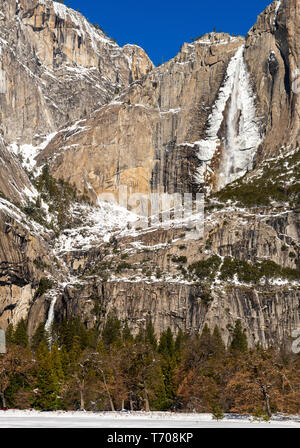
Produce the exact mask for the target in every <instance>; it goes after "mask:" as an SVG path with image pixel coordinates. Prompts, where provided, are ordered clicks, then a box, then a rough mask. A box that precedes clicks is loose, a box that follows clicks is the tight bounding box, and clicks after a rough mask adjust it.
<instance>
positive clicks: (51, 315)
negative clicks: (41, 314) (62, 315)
mask: <svg viewBox="0 0 300 448" xmlns="http://www.w3.org/2000/svg"><path fill="white" fill-rule="evenodd" d="M56 301H57V295H55V296H54V297H53V298H52V300H51V304H50V307H49V311H48V317H47V321H46V323H45V330H46V332H47V333H48V335H49V342H50V344H51V342H52V338H51V334H50V332H51V327H52V324H53V321H54V307H55V303H56Z"/></svg>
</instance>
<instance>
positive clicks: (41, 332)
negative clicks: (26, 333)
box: [31, 323, 47, 351]
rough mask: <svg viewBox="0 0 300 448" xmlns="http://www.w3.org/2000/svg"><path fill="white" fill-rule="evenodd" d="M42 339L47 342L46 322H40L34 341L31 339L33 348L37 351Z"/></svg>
mask: <svg viewBox="0 0 300 448" xmlns="http://www.w3.org/2000/svg"><path fill="white" fill-rule="evenodd" d="M42 341H44V342H45V343H47V335H46V330H45V324H44V323H40V324H39V326H38V327H37V329H36V331H35V333H34V335H33V337H32V341H31V347H32V350H34V351H36V350H37V348H38V346H39V345H40V343H41V342H42Z"/></svg>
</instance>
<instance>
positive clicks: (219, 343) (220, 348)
mask: <svg viewBox="0 0 300 448" xmlns="http://www.w3.org/2000/svg"><path fill="white" fill-rule="evenodd" d="M211 343H212V350H213V353H214V355H215V356H219V355H221V354H223V353H224V352H225V344H224V342H223V339H222V335H221V332H220V330H219V327H218V326H217V325H216V326H215V328H214V331H213V334H212V337H211Z"/></svg>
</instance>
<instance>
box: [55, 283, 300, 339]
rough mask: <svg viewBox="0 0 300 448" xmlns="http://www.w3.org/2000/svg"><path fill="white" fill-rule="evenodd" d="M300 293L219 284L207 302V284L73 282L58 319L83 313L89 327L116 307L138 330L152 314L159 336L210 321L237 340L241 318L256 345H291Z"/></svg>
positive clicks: (299, 321)
mask: <svg viewBox="0 0 300 448" xmlns="http://www.w3.org/2000/svg"><path fill="white" fill-rule="evenodd" d="M299 301H300V293H299V290H297V288H289V287H287V288H284V287H282V288H278V287H277V288H276V287H272V288H269V289H268V291H266V290H265V289H264V288H262V287H259V288H257V289H253V288H251V287H241V286H227V287H226V288H225V290H224V289H223V288H215V290H214V293H213V296H212V300H211V301H210V302H209V303H207V302H206V290H205V289H204V288H203V286H193V285H186V284H176V283H169V284H166V283H164V282H161V283H159V282H157V283H151V284H150V283H147V282H139V283H130V282H108V283H104V284H103V283H100V284H93V285H90V286H82V287H81V288H80V287H78V288H72V287H69V288H67V289H66V290H65V292H64V294H63V296H62V297H61V298H60V299H59V300H58V302H57V304H56V307H55V313H56V314H55V317H56V320H57V321H60V320H61V319H63V318H66V319H70V318H71V317H75V316H79V317H80V318H81V319H82V321H83V322H85V323H86V325H87V326H88V327H93V326H94V325H95V324H96V323H97V321H98V319H99V318H100V321H101V322H102V324H103V322H104V321H105V318H106V316H107V314H108V313H109V311H111V310H112V309H113V308H114V307H115V309H116V310H117V314H118V317H119V318H120V319H121V320H122V321H123V322H125V321H128V323H129V325H130V327H131V329H132V331H133V333H134V334H137V333H138V331H139V328H140V327H144V326H145V323H146V322H148V321H149V320H150V319H152V322H153V325H154V329H155V331H156V333H157V334H158V335H159V334H160V333H161V331H162V330H163V329H166V328H168V327H170V328H171V329H172V331H173V332H174V333H175V334H176V333H177V332H178V330H179V328H181V329H182V330H183V331H187V332H198V331H201V330H202V329H203V327H204V324H205V323H207V324H208V325H209V327H210V328H212V329H213V328H214V326H215V325H218V326H219V328H220V330H221V332H222V336H223V338H224V342H225V343H226V344H227V343H228V342H230V340H231V335H232V330H233V328H234V325H235V322H236V320H237V319H241V321H242V325H243V327H244V328H245V329H246V333H247V338H248V341H249V345H250V346H254V345H255V344H257V343H258V342H260V343H261V344H262V345H263V346H268V345H269V346H270V345H273V346H280V344H282V343H286V344H288V343H289V341H290V337H291V333H292V331H293V329H295V328H298V327H299V325H300V319H299V311H298V308H299Z"/></svg>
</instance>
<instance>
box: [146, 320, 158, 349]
mask: <svg viewBox="0 0 300 448" xmlns="http://www.w3.org/2000/svg"><path fill="white" fill-rule="evenodd" d="M145 343H146V344H149V345H150V346H151V347H152V349H153V351H156V349H157V339H156V336H155V332H154V327H153V324H152V320H151V319H150V321H149V322H148V324H147V326H146V330H145Z"/></svg>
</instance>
